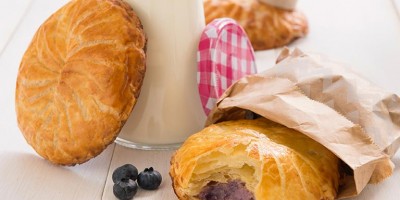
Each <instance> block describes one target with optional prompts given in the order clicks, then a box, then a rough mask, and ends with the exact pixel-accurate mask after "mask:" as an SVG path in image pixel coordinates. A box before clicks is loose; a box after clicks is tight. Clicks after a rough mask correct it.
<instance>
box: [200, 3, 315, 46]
mask: <svg viewBox="0 0 400 200" xmlns="http://www.w3.org/2000/svg"><path fill="white" fill-rule="evenodd" d="M204 10H205V16H206V22H207V23H210V22H211V21H213V20H214V19H216V18H222V17H228V18H233V19H235V20H236V21H237V22H238V23H239V24H240V25H241V26H242V27H243V28H244V29H245V31H246V33H247V35H248V37H249V38H250V41H251V43H252V45H253V48H254V50H265V49H272V48H276V47H281V46H284V45H287V44H289V43H290V42H292V41H293V40H295V39H296V38H299V37H304V36H305V35H306V34H307V33H308V22H307V19H306V17H305V16H304V14H303V13H301V12H299V11H296V10H294V11H290V10H283V9H279V8H277V7H273V6H270V5H268V4H265V3H262V2H259V1H258V0H204Z"/></svg>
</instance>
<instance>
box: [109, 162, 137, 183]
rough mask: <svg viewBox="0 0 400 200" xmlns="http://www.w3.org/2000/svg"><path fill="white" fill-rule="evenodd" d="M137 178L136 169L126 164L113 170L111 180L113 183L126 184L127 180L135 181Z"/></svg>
mask: <svg viewBox="0 0 400 200" xmlns="http://www.w3.org/2000/svg"><path fill="white" fill-rule="evenodd" d="M137 176H138V170H137V168H136V167H135V166H133V165H131V164H126V165H123V166H121V167H118V168H117V169H115V170H114V172H113V174H112V180H113V182H114V183H118V182H121V181H125V182H127V181H128V180H129V179H132V180H134V181H135V180H136V179H137Z"/></svg>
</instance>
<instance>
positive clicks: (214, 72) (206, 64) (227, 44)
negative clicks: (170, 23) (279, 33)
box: [197, 18, 257, 115]
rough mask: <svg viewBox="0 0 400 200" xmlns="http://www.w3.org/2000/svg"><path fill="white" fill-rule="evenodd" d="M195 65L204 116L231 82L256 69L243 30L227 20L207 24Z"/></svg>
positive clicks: (232, 21)
mask: <svg viewBox="0 0 400 200" xmlns="http://www.w3.org/2000/svg"><path fill="white" fill-rule="evenodd" d="M197 62H198V72H197V83H198V89H199V92H200V98H201V102H202V104H203V109H204V112H205V113H206V114H207V115H208V114H209V112H210V111H211V109H212V108H213V107H214V106H215V103H216V102H217V100H218V98H219V97H220V96H221V95H222V94H223V93H224V92H225V90H226V89H228V87H230V86H231V85H232V83H234V82H235V81H236V80H238V79H240V78H242V77H243V76H246V75H249V74H254V73H256V70H257V69H256V64H255V59H254V50H253V47H252V46H251V43H250V41H249V39H248V37H247V35H246V33H245V31H244V30H243V28H242V27H241V26H240V25H239V24H237V22H236V21H234V20H233V19H229V18H221V19H216V20H214V21H213V22H211V23H210V24H208V25H207V27H206V28H205V30H204V31H203V34H202V36H201V39H200V43H199V48H198V52H197Z"/></svg>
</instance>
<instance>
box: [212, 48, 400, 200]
mask: <svg viewBox="0 0 400 200" xmlns="http://www.w3.org/2000/svg"><path fill="white" fill-rule="evenodd" d="M283 55H284V56H281V58H280V62H279V63H278V64H277V65H276V66H275V67H273V68H272V69H270V70H267V71H266V72H265V73H262V74H257V75H251V76H248V77H245V78H243V79H241V80H239V81H238V82H236V83H235V84H234V85H232V86H231V87H230V88H229V89H228V90H227V91H226V92H225V93H224V95H223V96H222V97H221V98H220V100H219V101H218V103H217V107H215V108H214V109H213V110H212V111H211V113H210V115H209V118H208V120H207V123H206V125H211V124H215V123H219V122H223V121H230V120H238V119H244V118H246V114H247V113H249V111H251V112H254V113H256V114H258V115H260V116H262V117H264V118H267V119H269V120H272V121H274V122H277V123H279V124H282V125H284V126H286V127H288V128H291V129H294V130H297V131H299V132H301V133H303V134H305V135H307V136H308V137H310V138H312V139H313V140H315V141H317V142H318V143H320V144H322V145H323V146H325V147H326V148H327V149H329V150H330V151H331V152H333V153H334V154H335V155H336V156H337V157H338V158H340V159H341V160H342V161H343V163H345V164H343V168H344V171H346V170H345V169H346V168H349V169H351V170H348V171H349V172H348V173H347V176H342V177H341V178H342V182H341V185H340V188H339V194H338V196H337V198H343V197H350V196H355V195H357V194H359V193H360V192H361V191H362V190H363V189H364V187H365V186H366V185H367V184H368V183H377V182H380V181H382V180H383V179H385V178H387V177H388V176H390V175H391V174H392V171H393V163H392V162H391V161H390V159H389V157H390V155H393V154H394V153H395V152H396V150H397V148H398V145H397V142H398V134H399V131H398V130H396V129H395V128H396V127H398V126H399V119H398V118H399V110H400V109H399V101H398V97H397V95H394V94H391V93H387V92H384V90H382V89H379V88H378V87H376V86H374V85H372V84H370V83H369V82H368V81H366V80H364V79H363V78H361V77H360V76H357V75H356V74H355V73H353V72H351V71H349V70H347V69H346V68H343V67H340V66H339V65H337V64H334V63H333V62H331V61H326V60H321V59H317V58H315V57H313V56H309V55H307V54H304V53H302V52H300V51H299V50H295V52H294V53H292V54H289V53H288V50H284V52H283ZM333 65H335V66H334V67H333ZM335 67H337V68H335ZM322 69H324V70H322ZM313 70H315V71H314V72H313ZM321 71H326V72H332V73H321ZM301 72H304V75H303V76H301V74H302V73H301ZM293 74H295V75H296V76H295V75H293ZM307 74H308V75H310V74H312V75H313V76H311V75H310V76H309V77H307ZM331 76H333V77H335V78H336V79H334V80H337V79H338V78H337V77H340V79H343V80H342V82H344V83H346V84H344V86H342V87H340V88H342V90H346V91H347V94H348V95H350V93H351V95H350V96H351V97H352V100H353V102H354V101H356V102H360V101H364V100H365V96H364V95H365V93H367V92H368V91H374V93H369V94H370V95H371V96H374V95H376V96H375V97H370V98H369V100H368V101H370V102H371V103H370V104H365V103H359V104H357V103H353V104H352V105H353V107H352V108H353V109H354V110H353V112H355V111H356V110H357V111H359V112H360V113H362V114H359V115H358V117H357V115H350V117H349V114H348V112H344V111H347V110H346V109H345V108H347V107H346V106H347V105H346V106H343V105H341V104H342V103H343V102H345V101H344V100H341V99H340V98H341V97H343V98H347V97H345V95H336V96H335V95H333V94H338V91H335V90H334V89H337V88H339V86H338V85H334V84H333V86H331V88H330V90H331V91H333V93H332V94H331V95H332V96H333V97H334V98H337V99H331V100H329V101H326V100H327V99H328V98H327V97H326V96H324V95H326V94H325V93H326V92H327V91H325V90H323V89H319V90H317V89H314V88H323V86H324V84H325V86H327V82H328V83H331V82H329V81H326V79H327V77H331ZM355 77H356V78H355ZM346 78H350V79H351V81H350V80H347V79H346ZM313 80H314V81H313ZM324 80H325V81H324ZM352 81H356V84H354V82H352ZM332 83H335V81H332ZM367 83H369V84H367ZM307 84H308V85H311V86H310V87H309V86H308V85H307ZM337 84H339V83H337ZM308 88H310V90H307V89H308ZM325 88H326V87H325ZM328 88H329V87H328ZM318 92H320V93H324V94H318ZM339 96H341V97H339ZM323 100H324V101H323ZM332 100H333V101H334V103H333V104H332V103H331V102H332ZM372 100H374V101H375V102H373V101H372ZM332 105H334V106H332ZM357 105H358V106H357ZM377 105H378V106H380V107H379V108H380V109H379V111H385V112H377V108H376V106H377ZM370 106H372V108H369V107H370ZM374 106H375V107H374ZM368 110H371V113H368V112H369V111H368ZM375 115H376V116H375ZM362 116H363V117H362ZM363 120H367V121H365V122H364V121H363ZM375 120H378V121H375ZM373 125H377V126H378V127H372V126H373ZM378 128H379V129H380V132H384V133H385V134H386V135H382V134H381V133H377V132H374V131H373V130H376V129H378ZM376 138H381V141H385V142H379V141H378V142H376V141H375V139H376Z"/></svg>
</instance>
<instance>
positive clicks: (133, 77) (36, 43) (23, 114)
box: [15, 0, 146, 165]
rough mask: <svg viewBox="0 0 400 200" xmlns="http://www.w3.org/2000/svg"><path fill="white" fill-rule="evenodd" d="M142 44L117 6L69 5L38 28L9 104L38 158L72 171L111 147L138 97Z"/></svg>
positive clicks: (87, 0)
mask: <svg viewBox="0 0 400 200" xmlns="http://www.w3.org/2000/svg"><path fill="white" fill-rule="evenodd" d="M145 44H146V38H145V35H144V32H143V29H142V26H141V23H140V21H139V19H138V17H137V16H136V15H135V13H134V12H133V10H132V9H131V7H130V6H129V5H128V4H126V3H125V2H124V1H122V0H73V1H70V2H69V3H68V4H66V5H65V6H64V7H62V8H61V9H60V10H58V11H57V12H56V13H55V14H53V15H52V16H51V17H50V18H49V19H47V20H46V21H45V22H44V23H43V24H42V25H41V26H40V28H39V29H38V31H37V32H36V34H35V36H34V38H33V40H32V42H31V44H30V45H29V47H28V49H27V51H26V52H25V55H24V56H23V58H22V61H21V65H20V68H19V73H18V78H17V84H16V97H15V98H16V99H15V103H16V112H17V119H18V124H19V128H20V130H21V132H22V133H23V135H24V137H25V139H26V140H27V142H28V143H29V144H30V145H31V146H32V147H33V148H34V149H35V150H36V152H37V153H38V154H40V155H41V156H43V157H44V158H45V159H48V160H49V161H51V162H53V163H55V164H61V165H75V164H80V163H83V162H85V161H87V160H89V159H91V158H93V157H94V156H96V155H98V154H100V153H101V152H102V151H103V150H104V149H105V148H106V147H107V145H109V144H110V143H112V142H113V141H114V140H115V138H116V136H117V134H118V133H119V131H120V129H121V128H122V126H123V124H124V123H125V121H126V120H127V119H128V116H129V115H130V113H131V111H132V109H133V107H134V105H135V103H136V100H137V98H138V96H139V93H140V87H141V85H142V81H143V78H144V73H145V51H144V48H145Z"/></svg>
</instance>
